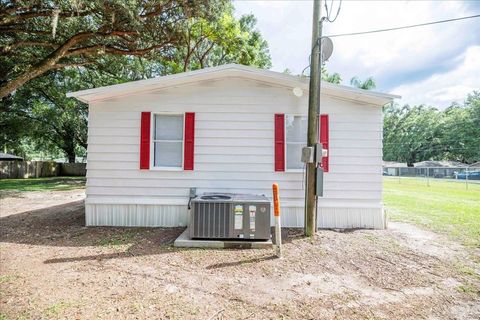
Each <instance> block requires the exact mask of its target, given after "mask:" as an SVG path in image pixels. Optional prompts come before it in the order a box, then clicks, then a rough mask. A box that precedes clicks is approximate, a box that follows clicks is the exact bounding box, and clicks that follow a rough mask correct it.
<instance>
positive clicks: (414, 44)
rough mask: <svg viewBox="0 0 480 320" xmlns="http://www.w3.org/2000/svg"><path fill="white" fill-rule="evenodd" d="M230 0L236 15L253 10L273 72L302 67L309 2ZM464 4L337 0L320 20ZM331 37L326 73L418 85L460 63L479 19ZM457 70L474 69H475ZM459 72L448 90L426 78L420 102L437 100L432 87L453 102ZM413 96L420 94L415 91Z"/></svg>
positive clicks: (477, 38) (366, 25)
mask: <svg viewBox="0 0 480 320" xmlns="http://www.w3.org/2000/svg"><path fill="white" fill-rule="evenodd" d="M328 3H330V1H329V2H328ZM234 4H235V8H236V11H237V14H238V15H241V14H245V13H253V14H254V15H255V16H256V17H257V19H258V27H259V29H260V31H261V32H262V34H263V36H264V37H265V38H266V39H267V41H268V43H269V46H270V52H271V56H272V62H273V67H272V69H273V70H276V71H283V70H284V69H285V68H289V69H291V70H292V71H293V72H294V73H300V72H301V71H302V70H303V68H305V67H306V66H307V65H308V55H309V51H310V44H311V28H312V26H311V21H312V17H311V15H312V2H310V1H235V3H234ZM334 5H335V6H336V5H338V1H334ZM468 7H469V6H468V5H467V3H465V2H460V1H443V2H432V1H343V3H342V9H341V11H340V15H339V17H338V19H337V20H336V21H335V22H334V23H333V24H332V23H326V24H325V27H324V32H323V34H324V35H328V34H338V33H349V32H358V31H365V30H372V29H383V28H390V27H396V26H403V25H411V24H417V23H423V22H430V21H435V20H442V19H448V18H452V17H461V16H467V15H471V14H474V13H478V12H471V8H470V9H469V8H468ZM334 10H336V9H335V8H334ZM333 41H334V47H335V48H334V53H333V55H332V58H331V59H330V61H329V62H328V63H327V69H328V70H329V71H331V72H332V71H335V72H338V73H340V74H341V75H342V77H343V79H344V83H345V84H348V82H349V79H350V78H351V77H353V76H358V77H360V78H361V79H364V78H366V77H369V76H373V77H374V78H375V80H376V81H377V84H378V89H379V90H380V91H392V92H394V90H392V89H393V88H396V87H397V88H398V87H399V86H401V85H406V86H407V85H408V84H413V83H417V84H419V83H422V80H424V79H427V78H430V77H431V76H432V75H433V74H437V75H440V74H442V73H448V74H452V73H453V74H455V73H454V72H453V70H457V69H458V68H459V66H458V64H459V63H461V62H462V61H463V60H462V59H460V58H463V57H464V55H465V52H466V51H467V49H468V48H469V47H470V46H473V45H475V44H480V23H479V21H478V19H471V20H464V21H458V22H451V23H446V24H438V25H433V26H426V27H420V28H412V29H406V30H401V31H392V32H385V33H374V34H370V35H362V36H356V37H338V38H333ZM465 72H466V73H467V74H470V73H471V74H473V73H475V72H477V73H480V71H479V70H475V69H472V70H471V71H470V73H469V71H468V70H465ZM466 77H467V76H465V77H464V78H463V79H453V80H452V81H453V83H455V86H453V87H451V88H450V87H440V86H439V87H435V83H432V86H431V87H429V88H419V90H418V92H419V93H421V92H422V91H423V92H424V95H423V99H424V100H423V102H424V103H426V104H432V105H433V104H435V103H437V102H438V97H439V96H441V95H440V94H439V93H438V92H444V93H443V94H442V95H445V99H448V97H447V96H446V95H447V92H449V93H448V95H449V97H450V98H452V97H454V96H455V97H454V100H457V99H459V97H458V96H456V95H457V94H461V93H462V92H463V89H459V87H470V86H471V85H467V84H464V82H463V81H464V79H465V78H466ZM438 85H440V84H438ZM455 88H457V89H455ZM447 89H448V90H447ZM406 92H407V91H406ZM432 97H437V98H435V99H433V98H432ZM404 98H405V99H408V98H409V97H404ZM417 98H418V99H422V96H421V94H420V95H419V96H418V97H417ZM417 98H415V99H417ZM430 99H432V100H430ZM412 100H413V98H412Z"/></svg>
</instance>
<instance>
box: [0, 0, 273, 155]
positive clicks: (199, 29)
mask: <svg viewBox="0 0 480 320" xmlns="http://www.w3.org/2000/svg"><path fill="white" fill-rule="evenodd" d="M147 2H152V3H154V4H158V3H163V4H164V7H163V9H162V8H159V9H158V10H160V9H161V10H166V8H167V7H168V6H169V5H173V4H172V3H171V2H169V1H162V2H157V1H143V2H142V3H143V5H144V6H147V5H146V4H145V3H147ZM217 2H218V4H220V5H221V6H220V7H215V8H214V9H211V10H208V7H207V6H206V5H205V4H203V2H201V1H198V2H197V1H191V2H189V3H190V5H189V6H188V8H189V10H193V8H194V7H193V6H194V5H199V6H200V7H199V11H200V13H201V12H202V10H203V11H204V13H203V14H199V13H196V14H195V15H194V14H191V13H188V14H186V13H182V14H181V16H180V17H179V19H177V20H176V23H175V28H174V29H175V30H173V31H172V32H171V34H170V35H169V39H171V41H170V43H169V44H168V45H165V46H164V47H155V48H154V49H152V48H150V50H149V51H147V50H145V51H142V52H141V53H140V52H139V51H137V52H133V51H130V54H116V53H113V52H108V51H105V52H104V53H102V54H98V55H97V54H92V55H91V54H82V55H79V57H78V58H71V59H75V61H78V63H69V64H67V63H64V62H65V60H63V59H61V60H60V62H59V64H58V65H57V66H56V67H54V68H52V69H49V70H47V71H45V72H44V73H42V74H41V75H38V76H36V77H34V78H32V79H30V80H29V81H27V82H25V83H24V84H23V85H21V86H18V87H17V88H16V89H15V90H16V91H15V92H14V94H10V95H8V96H7V97H5V98H4V99H3V100H2V101H0V108H1V111H2V112H3V113H4V114H5V115H7V116H5V117H4V118H3V119H2V121H0V125H2V128H4V129H5V132H7V134H4V135H2V136H1V137H0V143H1V145H2V146H3V147H6V148H7V150H10V151H11V152H13V153H15V152H16V153H19V154H22V155H25V154H26V151H25V150H26V149H28V150H32V148H33V149H36V150H41V151H44V152H46V153H48V154H51V155H54V154H58V153H61V154H64V155H65V157H66V158H67V159H68V160H69V161H71V162H73V161H74V160H75V157H76V155H78V152H79V151H82V149H83V150H84V148H85V147H86V120H87V118H86V112H87V109H86V105H84V104H82V103H80V102H78V101H76V100H75V99H67V98H66V97H65V94H66V93H67V92H68V91H76V90H81V89H87V88H92V87H99V86H104V85H111V84H117V83H122V82H125V81H132V80H139V79H145V78H151V77H155V76H160V75H166V74H171V73H176V72H182V71H186V70H193V69H198V68H202V67H207V66H215V65H218V64H224V63H230V62H236V63H242V64H246V65H254V66H257V67H269V66H270V56H269V53H268V46H267V43H266V41H265V40H264V39H263V38H262V36H261V34H260V33H259V32H258V30H256V29H255V18H254V17H253V16H251V15H247V16H244V17H241V18H240V19H235V18H234V16H233V7H232V6H231V4H230V3H228V2H223V1H217ZM134 3H137V2H136V1H135V2H134ZM211 3H213V2H211ZM17 5H18V3H17ZM184 5H185V7H180V9H182V10H185V8H187V6H186V4H184ZM174 7H175V6H174ZM175 8H176V9H174V10H180V9H178V8H177V7H175ZM172 10H173V9H172ZM45 19H48V17H45ZM67 20H68V19H67ZM59 23H60V22H59ZM58 28H60V24H58V25H57V30H56V31H55V33H56V36H55V37H58V32H59V29H58ZM45 29H46V30H47V29H48V26H45ZM50 31H51V30H50ZM50 31H49V32H50ZM50 36H51V35H48V37H50ZM142 36H143V34H142V33H140V34H138V35H136V36H135V39H136V41H138V42H140V43H142V46H143V47H144V48H146V46H145V45H144V44H145V43H144V40H142ZM121 39H123V38H121ZM115 43H117V42H115ZM116 45H118V43H117V44H116ZM16 50H17V52H20V53H22V54H23V51H28V50H32V52H36V51H37V50H40V51H39V52H40V54H41V53H42V52H43V51H42V50H43V47H40V48H38V47H35V46H34V47H32V48H27V47H23V49H20V47H18V48H17V49H16ZM129 50H132V49H129ZM137 50H138V49H137ZM32 54H33V53H32ZM35 55H36V53H35ZM1 59H4V60H5V61H7V62H8V64H9V65H11V66H13V67H12V68H11V70H10V71H9V72H10V76H9V77H14V74H15V72H17V73H18V72H20V71H18V70H27V69H28V68H26V67H25V66H24V65H23V63H22V61H21V59H19V58H17V57H16V56H15V55H13V54H9V55H7V56H5V57H2V58H1ZM7 69H8V68H7ZM16 70H17V71H16ZM3 81H4V82H2V83H6V81H7V80H3ZM83 152H84V151H83Z"/></svg>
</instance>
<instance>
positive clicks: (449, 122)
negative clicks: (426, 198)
mask: <svg viewBox="0 0 480 320" xmlns="http://www.w3.org/2000/svg"><path fill="white" fill-rule="evenodd" d="M383 128H384V133H383V158H384V160H386V161H398V162H407V164H408V165H413V163H415V162H419V161H424V160H453V161H460V162H464V163H472V162H475V161H478V160H479V159H480V145H479V141H480V93H479V92H473V93H472V94H470V95H469V96H468V98H467V100H466V102H465V104H464V105H458V104H454V105H452V106H451V107H449V108H447V109H446V110H444V111H439V110H437V109H435V108H433V107H426V106H423V105H421V106H414V107H410V106H408V105H406V106H404V107H399V106H398V105H393V106H392V105H389V106H387V107H385V108H384V126H383Z"/></svg>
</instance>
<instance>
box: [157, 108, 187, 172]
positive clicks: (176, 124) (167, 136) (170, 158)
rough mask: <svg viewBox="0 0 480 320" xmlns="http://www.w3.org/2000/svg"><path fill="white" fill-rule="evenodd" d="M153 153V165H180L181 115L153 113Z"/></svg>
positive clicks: (171, 166) (174, 166) (181, 153)
mask: <svg viewBox="0 0 480 320" xmlns="http://www.w3.org/2000/svg"><path fill="white" fill-rule="evenodd" d="M153 155H154V166H155V167H169V168H181V167H182V156H183V115H164V114H156V115H155V123H154V129H153Z"/></svg>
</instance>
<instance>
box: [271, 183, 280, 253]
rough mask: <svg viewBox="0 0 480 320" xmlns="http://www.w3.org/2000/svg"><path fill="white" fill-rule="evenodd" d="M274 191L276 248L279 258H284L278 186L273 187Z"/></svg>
mask: <svg viewBox="0 0 480 320" xmlns="http://www.w3.org/2000/svg"><path fill="white" fill-rule="evenodd" d="M272 189H273V215H274V216H275V248H276V251H277V257H279V258H281V257H282V225H281V222H280V197H279V195H278V194H279V188H278V184H276V183H274V184H273V185H272Z"/></svg>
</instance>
